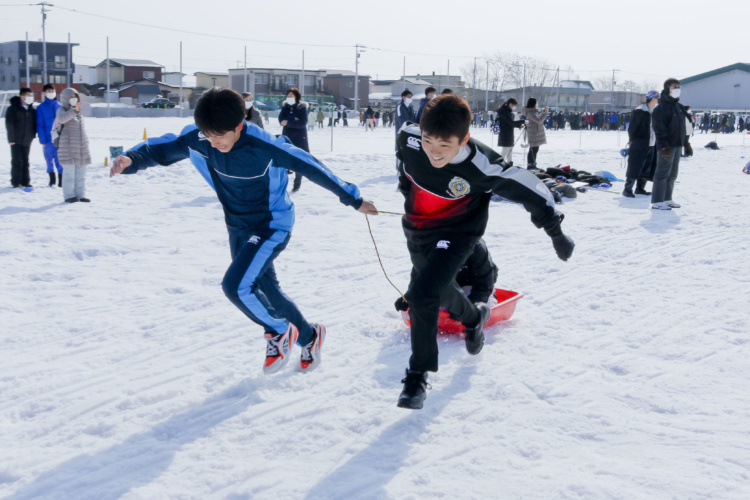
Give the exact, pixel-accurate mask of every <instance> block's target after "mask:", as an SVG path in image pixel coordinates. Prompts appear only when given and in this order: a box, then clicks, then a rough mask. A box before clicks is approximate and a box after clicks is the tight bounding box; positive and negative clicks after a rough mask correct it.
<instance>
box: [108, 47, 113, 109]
mask: <svg viewBox="0 0 750 500" xmlns="http://www.w3.org/2000/svg"><path fill="white" fill-rule="evenodd" d="M111 97H112V96H111V95H110V94H109V37H107V118H109V117H111V116H112V115H111V111H110V105H109V101H110V100H111V99H110V98H111Z"/></svg>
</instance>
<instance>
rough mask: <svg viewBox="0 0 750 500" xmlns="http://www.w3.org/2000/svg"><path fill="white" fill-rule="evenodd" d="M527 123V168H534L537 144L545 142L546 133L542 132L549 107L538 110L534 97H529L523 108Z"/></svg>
mask: <svg viewBox="0 0 750 500" xmlns="http://www.w3.org/2000/svg"><path fill="white" fill-rule="evenodd" d="M523 114H524V115H526V120H528V122H529V123H528V124H527V125H526V130H527V131H528V137H529V153H528V155H527V160H528V168H530V169H535V168H536V157H537V155H538V154H539V146H542V145H544V144H547V135H546V134H545V132H544V121H545V120H546V119H547V116H549V108H546V107H545V108H544V111H539V110H538V109H537V107H536V98H534V97H529V100H528V101H527V102H526V108H525V109H524V110H523Z"/></svg>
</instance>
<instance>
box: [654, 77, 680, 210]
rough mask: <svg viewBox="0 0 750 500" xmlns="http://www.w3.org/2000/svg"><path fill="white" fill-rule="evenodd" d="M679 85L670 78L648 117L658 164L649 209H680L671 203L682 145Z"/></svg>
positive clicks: (677, 205)
mask: <svg viewBox="0 0 750 500" xmlns="http://www.w3.org/2000/svg"><path fill="white" fill-rule="evenodd" d="M679 101H680V81H679V80H677V79H676V78H669V79H668V80H666V81H665V82H664V89H663V90H662V92H661V97H660V99H659V105H658V106H657V107H656V108H655V109H654V112H653V114H652V115H651V122H652V124H653V125H652V126H653V128H654V134H655V135H656V149H657V161H656V172H655V173H654V187H653V190H652V193H651V208H653V209H658V210H671V209H673V208H680V205H679V203H675V201H674V200H673V199H672V191H673V189H674V184H675V181H676V180H677V174H678V172H679V166H680V154H681V153H682V147H683V146H684V145H685V135H686V132H685V108H684V107H683V106H682V104H680V102H679Z"/></svg>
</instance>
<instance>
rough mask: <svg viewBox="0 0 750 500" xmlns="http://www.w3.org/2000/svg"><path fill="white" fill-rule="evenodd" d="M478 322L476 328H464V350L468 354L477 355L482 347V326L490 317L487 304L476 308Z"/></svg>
mask: <svg viewBox="0 0 750 500" xmlns="http://www.w3.org/2000/svg"><path fill="white" fill-rule="evenodd" d="M477 311H478V312H479V321H478V322H477V324H476V326H473V327H468V326H467V327H466V328H465V330H466V350H467V351H469V354H479V353H480V352H481V351H482V347H484V324H485V323H486V322H487V320H488V319H489V317H490V308H489V307H487V304H480V305H479V306H477Z"/></svg>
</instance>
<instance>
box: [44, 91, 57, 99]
mask: <svg viewBox="0 0 750 500" xmlns="http://www.w3.org/2000/svg"><path fill="white" fill-rule="evenodd" d="M44 95H45V97H47V99H49V100H50V101H52V100H53V99H54V98H55V97H57V93H56V92H47V93H46V94H44Z"/></svg>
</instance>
